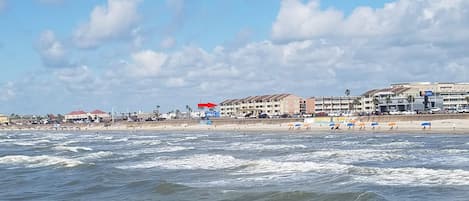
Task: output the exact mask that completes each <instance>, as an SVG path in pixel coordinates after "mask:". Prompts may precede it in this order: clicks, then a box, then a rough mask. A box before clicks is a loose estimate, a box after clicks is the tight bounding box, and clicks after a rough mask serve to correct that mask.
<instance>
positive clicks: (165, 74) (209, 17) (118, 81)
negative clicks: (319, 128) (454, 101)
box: [0, 0, 469, 114]
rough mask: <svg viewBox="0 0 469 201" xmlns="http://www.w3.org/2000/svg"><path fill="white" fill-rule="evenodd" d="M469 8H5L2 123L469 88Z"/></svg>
mask: <svg viewBox="0 0 469 201" xmlns="http://www.w3.org/2000/svg"><path fill="white" fill-rule="evenodd" d="M467 5H468V3H466V2H465V1H453V2H451V3H446V2H445V1H443V0H435V1H431V0H423V1H411V0H399V1H391V0H357V1H343V0H322V1H319V0H285V1H271V0H259V1H248V0H237V1H209V0H205V1H184V0H166V1H163V0H161V1H149V0H89V1H72V0H29V1H13V0H0V26H1V27H2V31H1V32H0V65H1V66H2V68H1V70H2V73H1V74H0V113H13V112H16V113H38V114H44V113H66V112H69V111H71V110H76V109H83V110H92V109H95V108H99V109H103V110H110V109H111V108H117V110H144V111H150V110H152V109H153V108H154V106H155V105H161V107H162V108H163V109H164V110H172V109H177V108H180V109H181V108H184V106H185V105H186V104H189V105H195V104H196V103H197V102H199V101H213V102H220V101H222V100H223V99H225V98H236V97H243V96H249V95H258V94H269V93H283V92H289V93H294V94H298V95H300V96H304V97H309V96H321V95H341V94H342V93H343V91H344V90H345V89H346V88H351V89H352V94H360V93H362V92H364V91H365V90H367V89H370V88H375V87H384V86H387V85H388V84H390V83H393V82H403V81H457V82H465V81H468V77H467V75H469V74H468V68H469V67H467V64H468V63H469V58H467V57H466V56H465V53H464V52H466V50H467V45H468V44H467V43H468V39H469V34H467V33H469V30H468V28H467V27H468V26H467V25H468V24H469V23H468V20H467V19H469V14H468V13H467V12H466V11H465V10H464V8H465V7H467Z"/></svg>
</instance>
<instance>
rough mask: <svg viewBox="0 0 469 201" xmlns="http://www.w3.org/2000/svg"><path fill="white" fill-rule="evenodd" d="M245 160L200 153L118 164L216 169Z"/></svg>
mask: <svg viewBox="0 0 469 201" xmlns="http://www.w3.org/2000/svg"><path fill="white" fill-rule="evenodd" d="M246 163H247V161H246V160H242V159H236V158H234V157H233V156H226V155H209V154H200V155H192V156H188V157H182V158H177V159H164V158H157V159H155V160H153V161H147V162H143V163H139V164H134V165H128V166H119V167H118V168H121V169H146V168H155V167H158V168H163V169H189V170H191V169H204V170H218V169H227V168H235V167H239V166H242V165H244V164H246Z"/></svg>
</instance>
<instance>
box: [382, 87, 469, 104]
mask: <svg viewBox="0 0 469 201" xmlns="http://www.w3.org/2000/svg"><path fill="white" fill-rule="evenodd" d="M391 86H392V87H407V88H410V90H409V93H408V94H409V95H413V96H415V97H417V96H420V93H421V92H423V93H424V92H431V94H432V97H431V98H430V99H432V98H434V97H442V98H443V108H444V109H450V108H458V107H464V106H469V99H468V98H467V97H469V83H453V82H435V83H431V82H414V83H398V84H392V85H391Z"/></svg>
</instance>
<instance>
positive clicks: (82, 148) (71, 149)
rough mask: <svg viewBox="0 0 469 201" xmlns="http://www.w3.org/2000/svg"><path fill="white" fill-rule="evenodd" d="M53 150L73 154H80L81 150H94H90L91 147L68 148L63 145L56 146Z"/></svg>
mask: <svg viewBox="0 0 469 201" xmlns="http://www.w3.org/2000/svg"><path fill="white" fill-rule="evenodd" d="M53 149H54V150H57V151H71V152H78V151H79V150H83V151H92V150H93V149H92V148H89V147H67V146H62V145H60V146H56V147H54V148H53Z"/></svg>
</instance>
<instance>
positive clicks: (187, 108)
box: [186, 105, 192, 118]
mask: <svg viewBox="0 0 469 201" xmlns="http://www.w3.org/2000/svg"><path fill="white" fill-rule="evenodd" d="M186 110H187V111H188V112H189V118H191V113H192V108H191V107H190V106H189V105H186Z"/></svg>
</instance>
